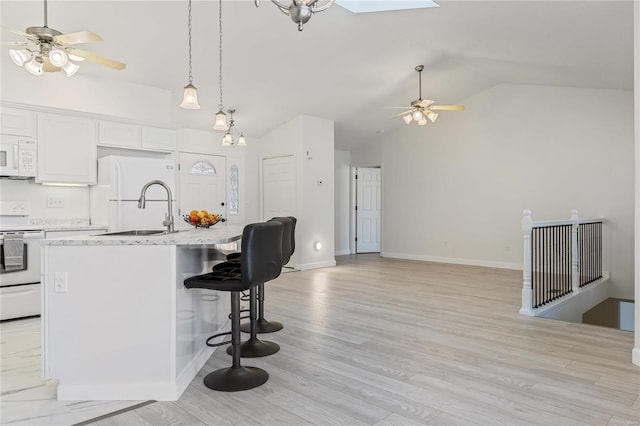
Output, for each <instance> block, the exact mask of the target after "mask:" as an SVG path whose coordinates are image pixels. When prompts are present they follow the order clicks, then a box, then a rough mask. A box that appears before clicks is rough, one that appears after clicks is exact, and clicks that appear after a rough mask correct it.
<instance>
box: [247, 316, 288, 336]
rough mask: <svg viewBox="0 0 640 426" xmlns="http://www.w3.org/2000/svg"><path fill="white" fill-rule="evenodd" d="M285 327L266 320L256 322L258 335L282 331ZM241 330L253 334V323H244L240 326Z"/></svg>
mask: <svg viewBox="0 0 640 426" xmlns="http://www.w3.org/2000/svg"><path fill="white" fill-rule="evenodd" d="M283 328H284V326H283V325H282V323H279V322H276V321H267V320H266V319H258V320H257V321H256V333H273V332H274V331H278V330H282V329H283ZM240 330H242V331H243V332H245V333H251V323H250V322H248V323H244V324H242V325H241V326H240Z"/></svg>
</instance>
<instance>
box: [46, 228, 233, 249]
mask: <svg viewBox="0 0 640 426" xmlns="http://www.w3.org/2000/svg"><path fill="white" fill-rule="evenodd" d="M242 229H243V227H242V226H220V227H215V226H214V227H211V228H208V229H190V230H185V231H178V232H174V233H171V234H157V235H144V236H140V235H136V236H123V235H76V236H70V237H61V238H52V239H47V240H43V241H42V245H45V246H133V245H215V244H226V243H231V242H234V241H237V240H239V239H240V238H242Z"/></svg>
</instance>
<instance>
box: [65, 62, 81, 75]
mask: <svg viewBox="0 0 640 426" xmlns="http://www.w3.org/2000/svg"><path fill="white" fill-rule="evenodd" d="M79 69H80V67H79V66H78V65H76V64H74V63H73V62H71V61H69V62H67V63H66V64H65V65H64V66H63V67H62V71H64V73H65V74H66V75H67V77H71V76H72V75H74V74H75V73H77V72H78V70H79Z"/></svg>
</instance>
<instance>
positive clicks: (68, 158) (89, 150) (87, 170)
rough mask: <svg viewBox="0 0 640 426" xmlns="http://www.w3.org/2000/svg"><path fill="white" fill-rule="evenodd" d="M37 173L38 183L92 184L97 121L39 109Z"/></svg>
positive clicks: (94, 181)
mask: <svg viewBox="0 0 640 426" xmlns="http://www.w3.org/2000/svg"><path fill="white" fill-rule="evenodd" d="M37 121H38V138H37V141H38V174H37V176H36V181H37V182H41V183H79V184H88V185H95V184H96V179H97V160H98V151H97V147H96V121H95V120H91V119H88V118H81V117H74V116H70V115H60V114H46V113H38V119H37Z"/></svg>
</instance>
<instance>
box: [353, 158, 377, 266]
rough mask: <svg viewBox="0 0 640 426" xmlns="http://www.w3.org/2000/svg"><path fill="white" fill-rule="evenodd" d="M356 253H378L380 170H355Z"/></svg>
mask: <svg viewBox="0 0 640 426" xmlns="http://www.w3.org/2000/svg"><path fill="white" fill-rule="evenodd" d="M356 173H357V181H356V253H374V252H379V251H380V169H379V168H367V167H358V169H357V170H356Z"/></svg>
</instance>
